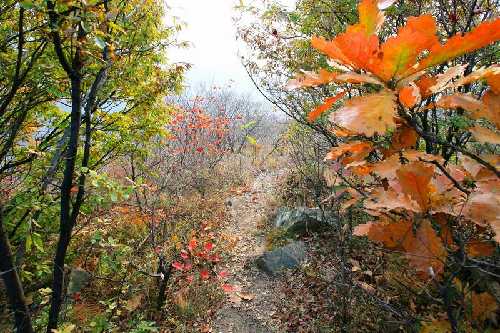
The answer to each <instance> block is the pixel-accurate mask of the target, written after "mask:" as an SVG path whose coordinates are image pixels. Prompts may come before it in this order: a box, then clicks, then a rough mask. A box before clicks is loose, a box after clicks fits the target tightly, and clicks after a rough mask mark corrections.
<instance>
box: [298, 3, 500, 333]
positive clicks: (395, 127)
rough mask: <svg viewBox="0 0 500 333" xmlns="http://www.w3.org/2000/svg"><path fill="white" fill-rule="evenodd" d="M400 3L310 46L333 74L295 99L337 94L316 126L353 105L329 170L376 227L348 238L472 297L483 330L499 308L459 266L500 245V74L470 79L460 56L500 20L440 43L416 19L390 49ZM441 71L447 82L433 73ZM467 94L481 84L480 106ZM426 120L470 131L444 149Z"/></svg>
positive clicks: (493, 70)
mask: <svg viewBox="0 0 500 333" xmlns="http://www.w3.org/2000/svg"><path fill="white" fill-rule="evenodd" d="M393 2H394V1H375V0H363V1H361V3H360V4H359V23H357V24H355V25H351V26H348V27H347V29H346V31H345V32H344V33H341V34H339V35H338V36H336V37H335V38H333V39H332V40H326V39H324V38H322V37H313V38H312V40H311V43H312V46H313V47H314V48H315V49H317V50H318V51H319V52H321V53H322V54H324V55H325V56H326V57H327V58H328V64H329V68H322V69H321V70H320V71H319V72H318V73H314V72H303V73H302V74H300V75H298V76H297V77H296V78H295V79H293V80H291V81H290V82H289V88H290V89H295V88H298V87H314V86H318V85H326V84H331V85H332V86H331V89H333V91H334V94H335V95H334V96H333V97H331V98H328V99H327V100H325V101H324V103H323V104H322V105H319V106H318V107H317V108H315V109H314V110H312V111H311V113H310V114H309V116H308V119H309V121H311V122H314V121H318V119H320V118H321V117H322V116H324V115H325V114H326V113H327V112H328V110H330V109H332V107H333V106H334V105H335V104H336V103H338V104H339V105H340V102H339V101H340V100H341V99H343V98H344V97H348V98H346V99H345V100H344V101H343V102H342V105H341V106H340V107H339V108H338V109H337V110H335V111H334V112H331V113H330V114H329V115H328V119H329V121H330V123H331V126H332V131H333V132H334V133H338V134H340V135H338V136H339V138H340V137H342V139H341V143H339V145H338V147H335V148H333V149H332V151H331V152H330V153H329V154H328V155H327V156H326V160H327V161H329V163H331V164H332V165H333V168H334V170H338V171H337V172H338V173H341V174H342V179H344V180H345V181H347V183H348V185H350V187H351V189H350V190H348V191H347V192H348V193H349V194H350V195H351V197H352V198H353V200H350V201H349V202H348V203H349V204H348V205H353V204H355V203H356V202H358V203H359V204H360V205H362V207H363V208H364V210H365V211H366V212H367V213H368V214H369V215H371V216H372V217H373V221H372V222H369V223H366V224H361V225H358V226H357V227H356V228H355V229H354V231H353V233H354V234H355V235H357V236H367V237H368V238H369V239H370V240H372V241H374V242H376V243H378V244H381V245H382V246H383V247H385V248H386V249H390V250H394V251H399V252H401V253H403V254H404V256H405V257H406V258H407V262H408V264H409V265H410V266H411V267H412V268H413V269H414V270H415V272H416V273H417V275H418V277H419V278H420V279H423V280H424V281H434V282H435V283H436V284H438V285H440V284H443V285H444V284H448V283H450V281H451V283H452V284H453V283H455V284H460V286H462V287H464V289H467V290H468V293H469V294H470V295H471V300H470V304H471V305H472V312H470V313H469V317H468V318H469V319H471V320H473V321H476V323H479V324H478V325H479V326H480V325H481V324H480V322H481V321H482V320H485V319H486V318H487V317H488V316H490V315H491V314H492V313H494V312H495V311H496V309H497V308H498V307H497V304H496V302H495V301H494V299H493V297H492V296H491V295H489V294H488V293H479V292H477V291H475V290H474V289H473V287H472V286H467V281H466V280H464V281H459V279H457V277H458V276H459V275H460V274H459V273H457V271H456V270H457V265H456V264H457V262H458V263H459V266H460V267H462V268H463V267H464V266H467V265H474V264H477V262H476V261H474V260H475V259H474V258H475V257H487V256H490V255H492V254H493V253H494V252H495V251H496V248H497V243H498V242H500V197H499V196H498V189H499V188H500V186H499V185H500V182H499V178H498V177H499V171H498V168H497V166H498V162H499V161H498V156H497V155H496V154H495V153H494V152H495V150H494V149H495V148H494V146H492V144H493V145H494V144H499V143H500V136H499V134H498V129H499V123H500V121H499V118H498V117H499V111H500V110H499V109H498V108H499V105H500V89H499V86H500V66H499V65H498V64H491V65H490V66H489V67H483V68H474V66H473V64H467V63H465V64H463V63H460V62H459V61H458V60H457V57H460V56H463V55H465V54H467V53H469V52H474V51H477V50H479V49H481V48H484V47H487V46H489V45H490V44H492V43H494V42H496V41H498V40H500V19H499V18H496V19H494V20H491V21H487V22H483V23H481V24H480V25H479V26H477V27H475V28H473V29H472V30H471V31H469V32H467V33H465V34H461V33H458V34H456V35H455V36H452V37H451V38H448V39H447V40H445V41H443V42H442V41H441V40H440V38H439V37H438V36H439V35H438V31H437V26H436V21H435V19H434V17H432V16H431V15H422V16H419V17H410V18H408V19H407V21H406V25H404V26H403V27H402V28H400V29H399V31H398V33H397V35H396V36H390V37H389V38H387V39H386V40H385V41H383V40H382V39H381V38H379V36H378V33H379V31H380V29H381V27H382V25H383V22H384V12H383V11H382V10H381V8H386V7H388V6H389V5H390V4H391V3H393ZM453 62H454V63H453ZM436 66H441V69H442V73H441V74H437V75H434V74H432V73H433V72H435V67H436ZM467 69H468V70H467ZM466 74H467V75H466ZM471 85H483V89H480V90H479V96H477V94H476V95H474V94H473V93H471V92H470V89H469V87H470V86H471ZM429 112H431V113H434V114H438V115H441V118H440V117H439V116H436V119H443V117H451V116H454V115H460V116H463V117H466V118H467V119H468V120H467V121H466V125H465V126H462V127H457V126H455V127H453V126H452V125H449V124H448V125H445V126H444V129H443V132H445V133H446V131H448V132H452V133H453V134H456V135H457V136H459V137H463V138H466V139H464V140H463V141H460V142H455V141H453V140H449V141H447V140H446V139H443V137H442V136H440V135H437V134H436V133H433V132H431V131H429V130H428V125H427V124H426V123H424V122H423V121H422V119H424V118H423V115H424V114H425V115H426V114H427V113H429ZM425 119H426V118H425ZM438 134H439V133H438ZM483 144H486V145H487V146H486V148H484V147H483V148H480V147H481V145H483ZM436 147H439V148H436ZM348 205H345V206H344V208H347V207H346V206H348ZM457 258H459V259H457ZM451 267H453V270H454V271H453V270H452V269H451ZM481 298H485V299H486V298H487V299H488V301H485V302H481V301H479V300H480V299H481ZM492 299H493V301H491V300H492ZM480 303H481V304H480ZM449 321H450V323H444V324H443V323H434V324H435V325H436V327H437V326H438V325H444V326H445V327H448V328H449V327H450V325H451V329H452V330H453V331H455V330H456V318H452V317H450V318H449ZM429 327H430V326H429ZM431 331H432V330H431Z"/></svg>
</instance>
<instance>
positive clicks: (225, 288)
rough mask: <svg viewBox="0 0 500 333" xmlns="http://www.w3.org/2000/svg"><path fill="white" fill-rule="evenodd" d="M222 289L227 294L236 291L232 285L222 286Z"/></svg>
mask: <svg viewBox="0 0 500 333" xmlns="http://www.w3.org/2000/svg"><path fill="white" fill-rule="evenodd" d="M222 289H223V290H224V291H225V292H226V293H230V292H233V291H234V287H233V286H232V285H230V284H227V283H225V284H223V285H222Z"/></svg>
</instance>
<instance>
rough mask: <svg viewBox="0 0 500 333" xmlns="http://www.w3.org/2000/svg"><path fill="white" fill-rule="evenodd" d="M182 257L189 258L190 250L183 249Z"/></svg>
mask: <svg viewBox="0 0 500 333" xmlns="http://www.w3.org/2000/svg"><path fill="white" fill-rule="evenodd" d="M181 258H182V259H187V258H189V254H188V252H187V251H186V250H182V251H181Z"/></svg>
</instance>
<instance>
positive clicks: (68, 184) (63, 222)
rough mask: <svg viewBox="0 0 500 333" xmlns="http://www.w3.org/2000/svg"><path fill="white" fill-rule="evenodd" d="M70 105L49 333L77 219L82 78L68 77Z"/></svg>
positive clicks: (58, 304)
mask: <svg viewBox="0 0 500 333" xmlns="http://www.w3.org/2000/svg"><path fill="white" fill-rule="evenodd" d="M73 62H74V63H75V62H76V64H75V65H76V66H74V67H77V68H78V70H77V72H79V69H80V66H81V61H80V59H79V55H78V54H77V55H76V56H75V59H74V61H73ZM71 103H72V104H71V134H70V138H69V142H68V147H67V151H66V156H65V160H66V164H65V168H64V177H63V181H62V185H61V213H60V226H59V241H58V243H57V249H56V255H55V258H54V268H53V280H52V301H51V305H50V312H49V321H48V324H47V332H48V333H51V332H52V329H55V328H57V325H58V319H59V312H60V311H61V305H62V302H63V296H64V295H63V290H64V261H65V258H66V252H67V250H68V246H69V242H70V240H71V232H72V231H73V227H74V224H75V222H76V218H73V217H72V215H73V214H71V188H72V187H73V175H74V171H75V164H76V154H77V150H78V137H79V133H80V126H81V104H82V103H81V78H80V77H79V76H77V77H72V78H71Z"/></svg>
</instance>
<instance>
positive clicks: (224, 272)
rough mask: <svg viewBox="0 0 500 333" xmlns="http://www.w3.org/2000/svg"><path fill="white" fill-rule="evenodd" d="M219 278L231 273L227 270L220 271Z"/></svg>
mask: <svg viewBox="0 0 500 333" xmlns="http://www.w3.org/2000/svg"><path fill="white" fill-rule="evenodd" d="M218 276H219V278H221V279H225V278H227V277H228V276H229V273H228V272H227V271H220V272H219V274H218Z"/></svg>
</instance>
